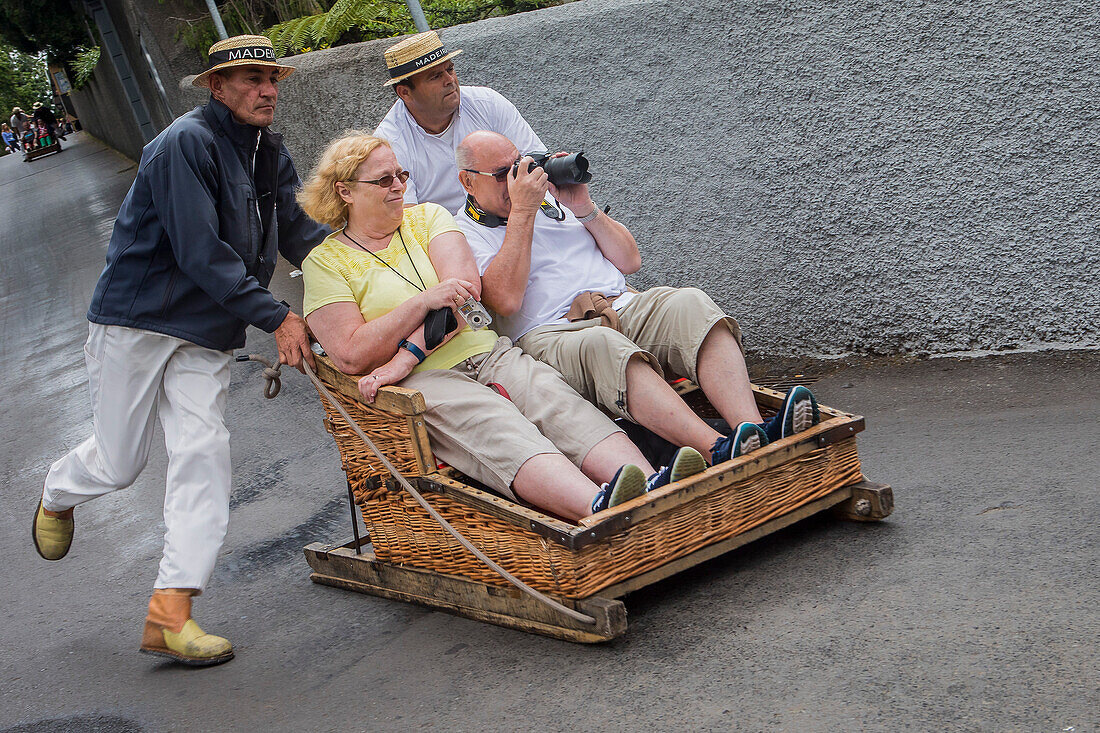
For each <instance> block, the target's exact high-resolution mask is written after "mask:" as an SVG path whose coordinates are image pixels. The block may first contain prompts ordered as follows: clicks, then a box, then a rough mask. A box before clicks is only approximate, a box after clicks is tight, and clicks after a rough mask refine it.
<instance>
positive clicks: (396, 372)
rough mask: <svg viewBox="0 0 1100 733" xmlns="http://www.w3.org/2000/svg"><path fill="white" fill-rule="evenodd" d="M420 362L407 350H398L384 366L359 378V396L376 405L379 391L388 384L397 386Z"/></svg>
mask: <svg viewBox="0 0 1100 733" xmlns="http://www.w3.org/2000/svg"><path fill="white" fill-rule="evenodd" d="M418 363H419V362H417V360H416V357H415V356H413V355H412V354H410V353H409V352H408V351H406V350H405V349H398V350H397V354H396V355H395V356H394V357H393V358H392V359H390V360H389V361H388V362H386V363H385V364H383V365H382V366H380V367H378V368H377V369H375V370H374V371H373V372H371V373H370V374H368V375H367V376H365V377H360V378H359V394H361V395H363V399H365V400H366V401H367V402H369V403H371V404H374V398H375V397H376V396H377V395H378V389H379V388H380V387H385V386H386V385H387V384H397V383H398V382H400V381H401V380H402V379H404V378H405V377H407V376H409V373H410V372H411V371H412V370H413V367H415V366H416V365H417V364H418Z"/></svg>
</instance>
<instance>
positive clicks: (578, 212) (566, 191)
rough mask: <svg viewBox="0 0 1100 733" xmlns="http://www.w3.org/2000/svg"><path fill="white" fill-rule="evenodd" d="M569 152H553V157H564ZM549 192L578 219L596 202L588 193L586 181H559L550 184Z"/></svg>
mask: <svg viewBox="0 0 1100 733" xmlns="http://www.w3.org/2000/svg"><path fill="white" fill-rule="evenodd" d="M568 155H569V153H566V152H560V153H554V155H552V156H551V157H553V158H564V157H566V156H568ZM550 193H552V194H553V195H554V198H556V199H557V200H558V203H560V204H561V205H562V206H565V207H566V208H568V209H569V210H570V211H572V212H573V216H575V217H577V218H578V219H579V218H581V217H584V216H588V215H589V214H591V213H592V211H593V209H594V208H595V207H596V203H595V202H594V201H593V200H592V196H591V195H590V194H589V193H588V184H587V183H565V182H562V183H559V184H557V185H554V184H553V183H551V184H550Z"/></svg>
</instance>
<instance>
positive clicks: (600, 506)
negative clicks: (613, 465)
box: [592, 463, 646, 514]
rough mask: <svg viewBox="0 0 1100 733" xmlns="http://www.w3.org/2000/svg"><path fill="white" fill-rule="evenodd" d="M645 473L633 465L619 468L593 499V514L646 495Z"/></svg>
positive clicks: (629, 464) (627, 464)
mask: <svg viewBox="0 0 1100 733" xmlns="http://www.w3.org/2000/svg"><path fill="white" fill-rule="evenodd" d="M645 481H646V479H645V473H644V472H643V471H642V469H640V468H638V467H637V466H635V465H634V464H633V463H626V464H623V465H622V466H620V467H619V470H618V471H616V472H615V475H614V476H612V477H611V480H610V481H608V482H607V483H606V484H604V485H603V486H601V487H600V490H599V492H598V493H597V494H596V496H595V498H594V499H592V513H593V514H595V513H596V512H602V511H603V510H604V509H610V508H611V507H613V506H618V505H619V504H622V503H623V502H626V501H630V500H631V499H633V498H635V497H638V496H641V495H642V494H644V493H645Z"/></svg>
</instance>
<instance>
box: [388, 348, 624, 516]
mask: <svg viewBox="0 0 1100 733" xmlns="http://www.w3.org/2000/svg"><path fill="white" fill-rule="evenodd" d="M493 382H495V383H497V384H499V385H501V386H502V387H504V390H505V391H506V392H507V393H508V395H509V397H511V400H509V399H506V398H505V397H502V396H501V395H500V394H498V393H497V392H496V391H495V390H493V389H491V388H490V387H488V386H487V385H489V384H491V383H493ZM401 386H402V387H408V388H409V389H417V390H420V392H422V393H423V395H424V401H425V403H427V411H426V412H425V413H424V425H425V427H426V428H427V430H428V437H429V438H430V440H431V444H432V452H433V453H434V454H435V456H436V458H438V459H440V460H443V461H446V462H447V463H448V464H449V465H450V466H453V467H454V468H456V469H458V470H459V471H461V472H462V473H464V474H466V475H467V476H469V477H470V478H473V479H475V480H477V481H480V482H481V483H483V484H485V485H486V486H488V487H489V488H491V489H493V490H494V491H496V492H499V493H500V494H502V495H504V496H506V497H508V498H509V499H511V500H512V501H517V502H518V501H519V499H518V497H516V495H515V494H514V493H513V492H512V481H513V480H514V479H515V477H516V473H517V472H518V471H519V469H520V466H522V465H523V464H524V463H526V462H527V460H528V459H530V458H532V457H534V456H537V455H540V454H542V453H562V454H564V455H565V457H566V458H568V459H569V460H570V461H571V462H572V463H573V464H575V465H576V466H577V467H578V468H579V467H580V465H581V462H582V461H584V458H585V456H587V455H588V451H590V450H591V449H592V447H593V446H595V445H596V444H597V443H599V442H600V441H602V440H603V439H604V438H607V437H609V436H611V435H613V434H615V433H619V432H622V431H621V430H620V429H619V428H618V427H617V426H616V425H615V423H613V422H612V421H611V420H610V419H609V418H608V417H607V416H606V415H604V414H603V413H602V412H600V411H599V410H598V409H597V408H596V407H595V406H593V405H592V404H590V403H589V402H586V401H585V400H584V399H583V398H582V397H581V396H580V395H578V394H577V393H576V392H575V391H574V390H573V389H572V388H571V387H570V386H569V385H568V384H567V383H566V381H565V379H564V378H563V377H562V376H561V374H559V373H558V372H556V371H555V370H554V369H552V368H551V367H549V366H547V365H546V364H543V363H542V362H540V361H536V360H535V359H532V358H531V357H530V356H528V355H527V354H524V353H523V352H522V351H520V350H519V349H518V348H516V347H515V346H512V342H511V341H510V340H508V339H507V338H505V337H503V336H502V337H501V338H499V339H497V342H496V344H494V345H493V348H492V349H491V350H490V351H489V352H488V353H487V354H479V355H478V356H474V357H471V358H469V359H466V360H465V361H463V362H460V363H459V364H456V365H455V366H454V367H452V368H451V369H431V370H428V371H424V372H417V373H415V374H410V375H409V376H408V377H406V378H405V379H404V380H402V381H401ZM521 503H522V502H521Z"/></svg>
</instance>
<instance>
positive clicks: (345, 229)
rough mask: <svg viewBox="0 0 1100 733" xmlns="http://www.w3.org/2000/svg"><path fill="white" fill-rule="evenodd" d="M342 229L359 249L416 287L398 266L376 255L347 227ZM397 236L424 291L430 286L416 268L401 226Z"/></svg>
mask: <svg viewBox="0 0 1100 733" xmlns="http://www.w3.org/2000/svg"><path fill="white" fill-rule="evenodd" d="M342 231H343V234H344V236H345V237H347V238H348V241H350V242H351V243H352V244H354V245H355V246H356V247H358V248H359V249H361V250H363V251H364V252H366V253H367V254H369V255H370V256H371V257H373V258H374V259H376V260H378V261H379V262H381V263H382V264H383V265H385V266H386V267H388V268H389V269H391V270H393V272H394V274H396V275H397V276H398V277H399V278H401V279H402V280H404V281H405V282H407V283H408V284H409V285H412V286H413V287H414V288H416V283H414V282H413V281H412V280H410V279H409V278H407V277H405V276H404V275H402V274H401V272H400V271H399V270H398V269H397V268H395V267H394V266H393V265H391V264H390V263H388V262H386V261H385V260H384V259H382V258H381V257H379V256H378V255H376V254H375V253H374V252H371V251H370V250H369V249H367V248H366V247H364V246H363V245H361V244H359V242H357V241H355V240H354V239H352V237H351V235H350V234H348V229H347V227H344V229H343V230H342ZM397 238H398V239H400V240H401V249H403V250H405V256H406V257H408V258H409V264H410V265H412V268H413V272H415V273H416V279H417V280H419V281H420V287H419V288H416V289H417V290H419V291H420V292H422V293H423V292H424V291H425V290H427V289H428V286H427V285H425V284H424V278H422V277H421V276H420V270H418V269H416V263H415V262H413V258H412V255H411V254H409V248H408V247H406V246H405V238H404V237H402V236H401V227H398V228H397Z"/></svg>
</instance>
